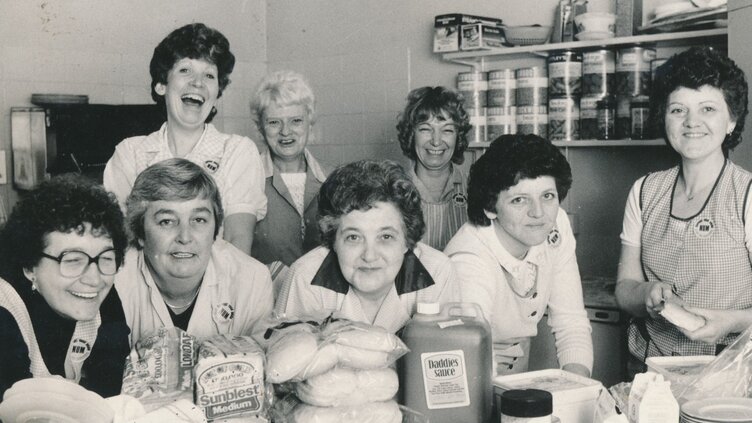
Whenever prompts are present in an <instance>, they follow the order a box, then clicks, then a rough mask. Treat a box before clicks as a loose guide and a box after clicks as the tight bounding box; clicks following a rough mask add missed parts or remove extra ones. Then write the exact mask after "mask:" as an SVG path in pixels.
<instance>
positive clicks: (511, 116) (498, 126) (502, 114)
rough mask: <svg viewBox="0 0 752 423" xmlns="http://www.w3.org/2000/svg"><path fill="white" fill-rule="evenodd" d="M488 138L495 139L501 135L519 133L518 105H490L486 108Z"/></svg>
mask: <svg viewBox="0 0 752 423" xmlns="http://www.w3.org/2000/svg"><path fill="white" fill-rule="evenodd" d="M486 122H487V124H488V140H489V141H493V140H495V139H496V138H498V137H499V136H501V135H507V134H515V133H517V110H516V107H514V106H512V107H489V108H488V109H486Z"/></svg>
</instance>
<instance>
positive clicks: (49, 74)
mask: <svg viewBox="0 0 752 423" xmlns="http://www.w3.org/2000/svg"><path fill="white" fill-rule="evenodd" d="M265 9H266V3H265V2H264V1H263V0H157V1H152V0H128V1H122V0H75V1H64V0H46V1H43V0H1V1H0V58H2V60H0V149H3V150H6V151H8V152H9V151H10V108H11V107H16V106H31V103H30V97H31V94H32V93H60V94H86V95H88V96H89V102H90V103H105V104H126V103H129V104H144V103H152V100H151V96H150V94H149V86H150V82H151V79H150V77H149V60H150V59H151V55H152V52H153V50H154V47H155V46H156V45H157V44H158V43H159V41H161V40H162V38H164V37H165V36H166V35H167V34H168V33H169V32H170V31H172V30H173V29H175V28H177V27H179V26H182V25H185V24H187V23H191V22H203V23H205V24H207V25H208V26H211V27H214V28H216V29H218V30H220V31H221V32H222V33H223V34H224V35H225V36H226V37H227V38H228V39H229V40H230V46H231V49H232V51H233V53H234V54H235V57H236V60H237V63H236V66H235V70H234V72H233V73H232V75H231V79H232V83H231V84H230V85H229V87H228V88H227V90H226V91H225V93H224V94H223V96H222V98H221V99H220V105H219V107H218V109H219V114H218V115H217V117H216V118H215V124H216V125H217V126H218V127H220V128H221V129H224V130H225V131H226V132H234V133H238V134H243V135H250V134H252V133H253V130H252V126H253V124H252V123H251V121H250V119H249V117H248V116H249V111H248V98H249V96H250V92H251V90H252V88H253V86H255V84H256V83H257V81H258V80H259V79H260V78H261V76H262V75H263V74H264V73H265V72H266V64H265V62H266V10H265ZM6 165H7V166H8V169H9V170H10V169H11V168H10V166H11V158H10V154H7V163H6ZM0 195H2V196H3V199H5V203H6V204H8V203H9V202H13V201H14V199H15V192H14V191H13V190H12V189H11V186H10V184H8V185H0Z"/></svg>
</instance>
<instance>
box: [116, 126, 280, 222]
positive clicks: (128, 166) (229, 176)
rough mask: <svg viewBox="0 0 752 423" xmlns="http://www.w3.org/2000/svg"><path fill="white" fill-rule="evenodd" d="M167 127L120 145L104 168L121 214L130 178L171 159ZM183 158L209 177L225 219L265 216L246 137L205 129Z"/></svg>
mask: <svg viewBox="0 0 752 423" xmlns="http://www.w3.org/2000/svg"><path fill="white" fill-rule="evenodd" d="M166 130H167V124H166V123H165V124H164V125H162V128H161V129H160V130H158V131H156V132H153V133H151V134H149V135H147V136H138V137H131V138H127V139H125V140H123V141H122V142H121V143H120V144H118V145H117V147H116V148H115V153H114V154H113V155H112V157H111V158H110V160H109V161H108V162H107V166H106V167H105V169H104V186H105V188H106V189H107V190H108V191H111V192H113V193H115V196H117V199H118V202H119V203H120V206H121V207H122V208H123V209H124V210H125V201H126V199H127V198H128V195H130V193H131V189H132V188H133V183H134V182H135V181H136V177H137V176H138V175H139V174H140V173H141V172H143V171H144V169H146V168H147V167H149V166H151V165H152V164H154V163H158V162H161V161H163V160H166V159H170V158H173V157H175V156H174V154H172V151H170V146H169V144H168V142H167V136H166ZM184 158H185V159H187V160H190V161H191V162H193V163H195V164H197V165H199V166H201V167H202V168H203V169H204V170H206V172H207V173H209V174H210V175H212V176H213V177H214V180H215V181H216V183H217V187H218V188H219V193H220V195H221V196H222V208H223V209H224V213H225V216H230V215H232V214H236V213H250V214H253V215H255V216H256V220H257V221H258V220H261V219H263V218H264V216H265V215H266V196H265V195H264V173H263V168H262V164H261V158H260V156H259V153H258V149H257V148H256V145H255V144H254V143H253V141H251V140H250V139H249V138H247V137H241V136H238V135H227V134H223V133H221V132H219V131H217V129H216V128H215V127H214V125H212V124H206V126H205V128H204V133H203V134H202V135H201V138H200V139H199V141H198V142H197V143H196V145H195V146H194V147H193V150H191V152H190V153H188V154H187V155H186V156H185V157H184Z"/></svg>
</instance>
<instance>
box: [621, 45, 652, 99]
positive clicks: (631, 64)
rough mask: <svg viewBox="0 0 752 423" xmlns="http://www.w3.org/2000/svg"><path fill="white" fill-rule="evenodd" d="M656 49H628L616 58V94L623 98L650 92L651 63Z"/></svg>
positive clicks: (622, 50) (623, 50)
mask: <svg viewBox="0 0 752 423" xmlns="http://www.w3.org/2000/svg"><path fill="white" fill-rule="evenodd" d="M653 59H655V49H653V48H646V47H628V48H624V49H621V50H619V52H618V54H617V57H616V94H618V95H621V96H630V97H634V96H638V95H647V94H648V93H649V92H650V62H651V61H653Z"/></svg>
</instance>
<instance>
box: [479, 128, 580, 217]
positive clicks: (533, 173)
mask: <svg viewBox="0 0 752 423" xmlns="http://www.w3.org/2000/svg"><path fill="white" fill-rule="evenodd" d="M540 176H552V177H553V178H554V180H555V181H556V192H557V194H558V195H559V201H561V200H564V198H566V196H567V193H568V192H569V188H570V187H571V186H572V169H571V168H570V167H569V163H568V162H567V159H566V158H564V155H562V154H561V152H560V151H559V149H558V148H556V147H555V146H554V145H553V144H551V142H550V141H549V140H547V139H545V138H541V137H539V136H537V135H522V134H516V135H502V136H500V137H499V138H496V139H495V140H494V141H493V142H492V143H491V146H490V147H489V148H488V151H486V152H485V153H484V154H483V155H482V156H481V157H480V159H478V161H476V162H475V163H474V164H473V165H472V167H471V168H470V178H469V180H468V187H467V194H468V200H467V213H468V219H469V220H470V222H472V223H474V224H475V225H478V226H488V225H490V224H491V221H490V220H489V219H488V217H486V214H485V213H484V212H483V211H484V210H488V211H493V210H495V207H496V202H497V201H498V199H499V193H500V192H502V191H505V190H507V189H509V188H511V187H513V186H515V185H517V183H519V182H520V180H522V179H535V178H538V177H540Z"/></svg>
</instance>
